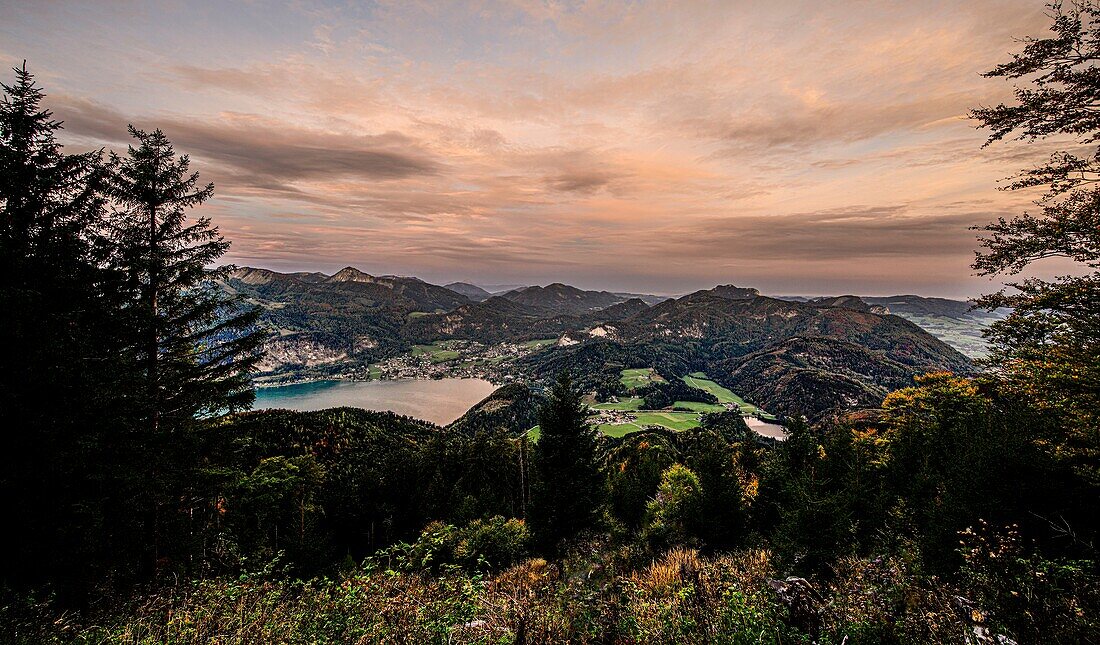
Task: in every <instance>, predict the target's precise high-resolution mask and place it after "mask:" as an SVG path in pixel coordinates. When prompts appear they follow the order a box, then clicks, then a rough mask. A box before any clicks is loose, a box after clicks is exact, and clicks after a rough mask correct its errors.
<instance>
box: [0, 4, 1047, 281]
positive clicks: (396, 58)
mask: <svg viewBox="0 0 1100 645" xmlns="http://www.w3.org/2000/svg"><path fill="white" fill-rule="evenodd" d="M0 10H2V12H3V13H2V15H3V20H2V21H0V63H3V64H4V67H5V68H10V67H13V66H17V65H20V64H21V63H22V61H23V60H24V59H26V60H27V66H28V69H29V70H30V71H31V72H33V73H34V74H35V75H36V77H37V79H38V82H39V84H40V85H41V86H42V87H43V88H44V89H45V91H46V92H47V94H48V99H47V105H48V106H49V107H50V108H51V109H52V110H53V111H54V113H55V117H56V118H58V119H60V120H62V121H64V123H65V130H64V132H63V136H62V140H63V141H64V142H65V143H66V145H67V147H68V149H71V150H73V151H76V150H85V149H90V148H100V147H103V148H107V149H114V150H119V151H124V150H125V146H126V145H127V133H126V125H127V124H128V123H130V124H133V125H135V126H136V127H138V128H141V129H146V130H151V129H155V128H161V129H162V130H164V132H165V133H166V134H167V136H168V137H169V138H170V139H171V140H172V141H173V143H174V144H175V147H176V149H177V151H178V152H180V153H185V154H188V155H190V158H191V164H192V169H193V170H197V171H198V172H200V173H201V175H202V178H203V179H204V180H209V181H212V182H214V184H215V197H214V198H213V199H212V200H211V201H209V202H207V204H205V205H203V206H202V207H201V208H200V210H199V211H198V212H197V214H198V213H201V214H203V215H207V216H209V217H211V218H212V219H213V220H214V222H215V224H217V225H218V226H219V227H220V229H221V231H222V233H223V234H224V235H225V236H226V237H227V238H228V239H229V240H231V241H232V248H231V250H230V252H229V254H228V255H227V260H228V261H231V262H234V263H237V264H240V265H249V266H258V267H265V268H270V269H275V270H283V271H288V270H294V271H297V270H308V271H325V272H333V271H335V270H338V269H340V268H341V267H344V266H348V265H350V266H355V267H357V268H359V269H361V270H363V271H366V272H368V273H373V274H376V275H382V274H396V275H415V276H418V277H420V278H422V279H425V280H428V281H431V282H437V283H445V282H450V281H454V280H463V281H470V282H475V283H480V284H547V283H549V282H567V283H570V284H575V285H577V286H580V287H584V288H600V289H610V290H616V291H632V292H649V293H666V294H675V293H684V292H688V291H691V290H695V289H701V288H709V287H711V286H713V285H715V284H736V285H740V286H753V287H757V288H759V289H761V290H762V291H764V292H765V293H773V294H792V295H793V294H805V295H816V294H839V293H857V294H865V295H886V294H894V293H919V294H923V295H934V296H946V297H963V296H973V295H976V294H979V293H983V292H988V291H992V290H996V289H997V288H999V286H1000V281H999V280H990V279H989V278H982V277H975V276H973V275H972V273H973V272H972V270H971V269H970V268H969V265H970V262H971V261H972V260H973V255H974V249H975V248H976V241H975V233H974V232H973V231H970V230H968V228H969V227H970V226H973V225H977V224H982V223H985V222H988V221H991V220H993V219H995V218H998V217H1011V216H1013V215H1015V214H1019V213H1021V212H1023V211H1024V210H1026V209H1027V208H1028V207H1029V205H1030V203H1031V202H1032V200H1034V199H1035V198H1036V197H1037V195H1036V194H1025V193H1020V192H1005V191H999V190H998V187H999V186H1001V185H1003V179H1004V178H1005V177H1007V176H1009V175H1011V174H1012V173H1013V172H1015V171H1017V170H1019V169H1021V168H1026V167H1029V166H1032V165H1034V164H1036V163H1038V162H1040V161H1042V160H1043V159H1045V158H1046V156H1047V155H1048V154H1049V153H1050V152H1051V151H1052V150H1053V149H1054V148H1055V146H1056V145H1057V144H1056V142H1036V143H1031V144H1028V143H1022V142H1010V143H998V144H994V145H991V146H989V147H985V148H983V147H982V144H983V142H984V141H985V134H984V132H983V131H981V130H978V129H976V125H977V124H976V123H975V122H974V121H972V120H969V119H968V118H967V111H968V109H970V108H973V107H977V106H979V105H989V104H995V103H998V102H1001V101H1005V100H1009V99H1010V98H1011V89H1012V88H1011V85H1010V84H1009V83H1007V82H1005V81H1003V80H1001V79H987V78H982V77H981V76H980V74H981V73H982V72H984V71H987V70H989V69H991V68H992V67H993V66H994V65H996V64H997V63H998V62H1002V61H1005V60H1007V59H1008V58H1009V56H1010V54H1011V53H1012V52H1015V51H1017V50H1018V49H1019V48H1020V44H1019V42H1018V41H1017V40H1016V39H1018V38H1020V37H1023V36H1027V35H1035V36H1041V35H1044V34H1045V33H1047V32H1046V29H1047V25H1048V23H1049V21H1048V20H1047V18H1045V17H1044V15H1043V6H1042V3H1041V2H1038V1H1033V0H967V1H966V2H958V1H957V0H951V1H944V2H940V1H937V0H907V1H899V2H891V1H886V0H882V1H872V0H852V1H848V2H842V1H832V2H820V1H819V0H812V1H808V2H801V1H793V0H791V1H787V0H772V1H765V0H723V1H719V2H690V1H679V2H640V1H639V2H611V1H607V2H604V1H599V0H593V1H585V2H565V1H561V2H558V1H549V2H540V1H535V0H501V1H499V2H498V1H493V0H479V1H468V2H445V1H439V2H421V1H418V0H395V1H392V2H390V1H385V2H376V3H360V2H314V1H311V0H290V1H270V2H268V1H264V0H253V1H248V2H228V1H225V2H201V1H192V0H186V1H185V0H159V1H151V2H140V3H138V2H123V1H104V2H98V3H97V2H62V1H38V0H36V1H28V2H15V1H13V0H0ZM3 78H4V80H5V82H10V80H11V78H12V73H11V72H7V74H5V75H3ZM1064 268H1065V267H1063V266H1059V265H1057V264H1048V265H1045V266H1042V267H1040V268H1039V272H1040V275H1049V274H1051V273H1058V272H1064V270H1063V269H1064Z"/></svg>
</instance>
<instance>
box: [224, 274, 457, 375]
mask: <svg viewBox="0 0 1100 645" xmlns="http://www.w3.org/2000/svg"><path fill="white" fill-rule="evenodd" d="M223 288H224V289H226V290H227V291H229V292H230V293H232V294H235V295H239V296H241V297H242V298H243V299H244V300H245V302H247V303H250V304H254V305H258V306H260V307H261V308H262V310H263V313H262V316H261V320H260V323H261V325H262V326H263V327H265V328H267V329H268V330H270V332H271V338H270V339H269V340H268V341H267V343H266V344H265V349H266V350H267V356H266V357H265V359H264V361H263V362H262V363H261V364H260V365H259V367H260V370H261V371H262V372H279V371H288V370H290V371H300V370H302V369H306V368H309V369H312V370H316V369H321V368H323V367H324V366H335V365H337V364H338V363H340V362H342V361H348V360H354V361H355V362H358V363H366V362H370V361H372V360H376V359H378V358H381V357H385V356H390V355H393V354H395V353H398V352H400V351H403V349H404V348H405V347H406V343H405V342H404V341H403V340H402V338H401V333H400V330H401V327H402V325H404V324H405V321H406V320H407V319H408V318H409V316H410V315H411V314H413V313H415V312H434V311H439V310H447V309H453V308H454V307H458V306H461V305H463V304H466V303H469V302H470V300H469V299H468V298H467V297H466V296H463V295H462V294H459V293H456V292H454V291H451V290H449V289H445V288H443V287H440V286H437V285H433V284H429V283H426V282H423V281H422V280H418V279H416V278H402V277H395V276H384V277H376V276H371V275H369V274H366V273H363V272H361V271H358V270H357V269H354V268H351V267H347V268H344V269H342V270H341V271H339V272H337V273H335V274H333V275H331V276H328V275H325V274H321V273H279V272H276V271H270V270H267V269H255V268H251V267H241V268H238V269H236V270H235V271H233V272H232V273H231V274H230V276H229V278H228V279H227V280H226V282H225V283H224V284H223Z"/></svg>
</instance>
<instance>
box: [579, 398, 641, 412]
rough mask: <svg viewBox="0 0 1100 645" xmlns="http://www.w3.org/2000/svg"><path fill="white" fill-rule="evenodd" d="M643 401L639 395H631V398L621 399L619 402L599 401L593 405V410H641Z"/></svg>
mask: <svg viewBox="0 0 1100 645" xmlns="http://www.w3.org/2000/svg"><path fill="white" fill-rule="evenodd" d="M642 403H644V401H642V399H641V398H639V397H636V396H634V397H631V398H629V399H621V400H620V401H619V402H618V403H597V404H595V405H593V406H592V409H593V410H640V409H641V407H642Z"/></svg>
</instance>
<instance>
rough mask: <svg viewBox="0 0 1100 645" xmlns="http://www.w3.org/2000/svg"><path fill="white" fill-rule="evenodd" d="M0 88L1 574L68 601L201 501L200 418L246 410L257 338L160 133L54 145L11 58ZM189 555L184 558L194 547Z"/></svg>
mask: <svg viewBox="0 0 1100 645" xmlns="http://www.w3.org/2000/svg"><path fill="white" fill-rule="evenodd" d="M15 74H16V79H15V83H14V84H13V85H10V86H9V85H4V86H3V93H4V96H3V99H2V101H0V206H2V219H0V302H3V304H4V313H3V315H2V323H0V347H2V348H3V350H2V352H0V410H2V413H0V414H3V420H2V423H0V426H2V427H3V432H4V438H5V444H6V445H5V450H4V451H3V457H2V460H3V462H2V463H0V490H2V493H0V495H2V498H0V505H2V506H0V516H2V517H3V518H4V521H5V524H7V525H8V526H11V527H13V528H14V531H13V538H14V544H15V546H14V548H6V549H3V550H0V558H2V562H0V570H2V572H3V573H2V576H3V582H4V584H6V585H15V586H26V585H31V586H34V585H38V584H46V583H51V584H54V585H55V587H56V589H57V591H58V592H59V593H61V594H62V596H64V599H65V601H66V602H72V603H76V604H81V603H83V602H84V599H85V597H86V594H87V593H88V592H89V590H90V589H91V588H92V587H93V586H94V585H98V584H101V583H103V582H104V581H116V582H118V583H120V584H132V583H134V582H138V581H144V580H150V579H153V578H155V577H156V576H157V575H160V574H162V573H163V572H165V571H167V570H171V569H176V568H178V567H179V566H181V564H182V563H181V561H180V560H179V559H174V558H172V557H171V556H173V555H175V554H176V553H177V552H178V551H180V545H181V544H185V543H187V542H188V540H189V536H190V535H191V530H192V529H191V527H192V526H193V524H194V522H195V518H196V515H197V514H198V515H201V514H202V513H203V512H206V511H207V510H208V509H209V508H210V506H209V501H210V500H202V499H197V498H196V497H195V495H194V493H193V482H194V481H195V473H196V471H197V470H199V469H201V468H202V466H203V463H204V459H205V458H206V446H205V443H206V438H205V433H204V422H203V420H204V419H206V418H208V417H212V416H216V415H221V414H224V413H226V412H231V411H234V410H241V409H247V408H248V407H249V406H250V405H251V402H252V397H253V392H252V388H251V383H250V376H249V373H250V371H251V369H252V366H253V364H254V363H255V361H256V360H257V359H258V356H259V354H258V352H257V347H258V345H259V343H260V341H261V337H260V336H259V334H258V333H256V332H255V331H254V330H253V328H252V324H253V322H254V320H255V316H256V314H255V312H253V311H248V310H244V309H242V308H240V307H238V306H237V305H236V304H235V303H233V302H232V301H229V300H227V299H226V298H225V297H224V296H223V295H222V293H221V292H220V291H219V290H217V289H215V288H214V280H215V279H217V278H219V277H220V276H221V275H222V272H223V269H216V268H212V265H213V263H214V262H215V261H216V260H217V259H218V258H219V257H220V256H221V255H222V254H223V253H225V251H226V249H227V248H228V246H229V243H228V242H226V241H225V240H224V239H223V238H222V237H221V236H220V235H219V233H218V229H217V228H216V227H213V226H212V225H211V223H210V221H209V220H208V219H206V218H204V217H200V218H197V219H189V218H188V211H189V209H191V208H192V207H194V206H197V205H199V204H201V203H203V202H204V201H206V200H207V199H208V198H209V197H210V196H211V194H212V192H213V186H211V185H202V184H200V183H199V181H198V175H197V173H192V172H190V170H189V164H188V159H187V157H186V156H177V155H176V154H175V153H174V151H173V149H172V146H171V144H170V143H169V141H168V140H167V138H165V136H164V134H163V133H162V132H160V131H159V130H157V131H154V132H144V131H141V130H138V129H135V128H133V127H131V128H130V131H129V133H130V136H131V137H132V138H133V140H134V142H133V144H132V145H131V146H129V147H128V149H127V150H126V151H125V153H121V154H116V153H114V152H111V153H109V154H106V153H105V152H104V151H103V150H98V151H93V152H89V153H84V154H76V155H71V154H66V153H65V152H64V151H63V150H62V148H61V146H60V144H59V143H58V142H57V140H56V133H57V131H58V130H59V129H60V128H61V124H60V123H59V122H57V121H55V120H54V119H53V117H52V115H51V114H50V112H49V111H48V110H46V109H44V108H43V107H42V105H41V102H42V98H43V94H42V91H41V90H40V89H39V88H37V87H36V86H35V84H34V80H33V78H32V76H31V74H30V73H28V72H27V71H26V68H25V65H24V67H23V68H22V69H16V70H15ZM193 557H194V554H193V553H189V554H188V557H187V558H186V559H185V560H184V561H190V560H191V559H193Z"/></svg>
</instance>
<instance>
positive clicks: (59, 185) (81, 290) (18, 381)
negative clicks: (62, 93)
mask: <svg viewBox="0 0 1100 645" xmlns="http://www.w3.org/2000/svg"><path fill="white" fill-rule="evenodd" d="M14 71H15V75H16V82H15V83H14V84H13V85H10V86H9V85H3V98H2V100H0V302H2V303H3V304H4V309H5V311H4V315H3V316H2V317H0V345H2V346H3V347H4V351H3V352H2V353H0V415H2V416H0V432H3V434H4V450H3V451H0V454H2V455H3V458H2V463H0V489H2V497H3V508H2V509H0V513H2V515H0V516H2V517H4V519H5V521H6V522H7V523H9V525H10V526H14V527H19V531H20V537H19V545H20V547H19V548H16V549H5V550H4V551H3V553H4V566H3V567H2V570H3V571H4V576H5V580H7V581H9V582H34V581H36V580H39V581H40V580H43V579H50V578H55V577H57V576H62V577H64V578H68V579H77V578H81V577H83V576H85V575H90V572H92V571H95V570H97V569H98V567H99V565H100V564H101V563H102V558H101V557H100V556H101V555H103V554H104V550H103V549H102V548H101V545H102V544H103V540H102V539H101V538H102V537H103V534H102V533H100V532H98V528H100V527H102V526H103V524H104V523H103V522H102V521H101V520H102V515H101V510H102V508H103V507H104V499H105V496H106V495H105V491H104V487H103V486H102V485H101V484H102V481H103V480H102V478H101V477H99V476H98V475H99V473H100V472H101V471H102V467H104V465H103V464H102V462H101V461H100V460H99V459H98V457H99V456H100V455H101V454H102V453H103V452H104V451H109V443H110V441H111V437H112V433H113V431H114V429H115V428H116V427H117V424H116V422H117V421H118V418H119V410H120V409H121V405H120V402H121V397H122V393H121V392H120V391H119V389H118V388H117V387H115V378H116V376H117V375H118V374H120V373H123V372H125V371H126V368H125V366H124V365H123V363H122V361H123V359H122V356H121V353H120V352H119V348H120V347H121V338H120V337H119V335H118V334H117V325H116V324H115V321H114V319H113V314H114V313H115V311H116V307H117V305H118V302H117V301H116V300H115V298H114V295H115V294H116V293H117V291H116V290H114V289H111V288H108V286H107V285H108V284H110V283H111V282H112V276H113V274H112V273H111V272H110V271H108V270H106V269H105V268H104V267H103V266H102V264H103V263H102V260H103V258H104V256H105V253H106V249H107V248H108V244H107V241H106V239H105V237H104V235H103V233H104V230H105V226H106V218H105V214H106V209H105V205H104V199H105V198H104V194H103V188H104V176H105V171H104V167H103V164H102V162H101V153H100V152H98V151H96V152H91V153H86V154H81V155H66V154H64V153H63V151H62V148H61V145H60V144H59V143H58V142H57V140H56V137H55V133H56V132H57V131H58V130H60V129H61V123H59V122H58V121H55V120H54V119H53V117H52V115H51V113H50V112H49V111H48V110H46V109H43V108H42V107H41V102H42V99H43V97H44V94H43V92H42V90H41V89H39V88H38V87H37V86H36V85H35V82H34V77H33V75H32V74H30V73H29V72H28V71H27V69H26V64H24V65H23V67H22V68H20V69H15V70H14ZM62 591H63V592H65V591H67V589H65V588H62Z"/></svg>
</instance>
